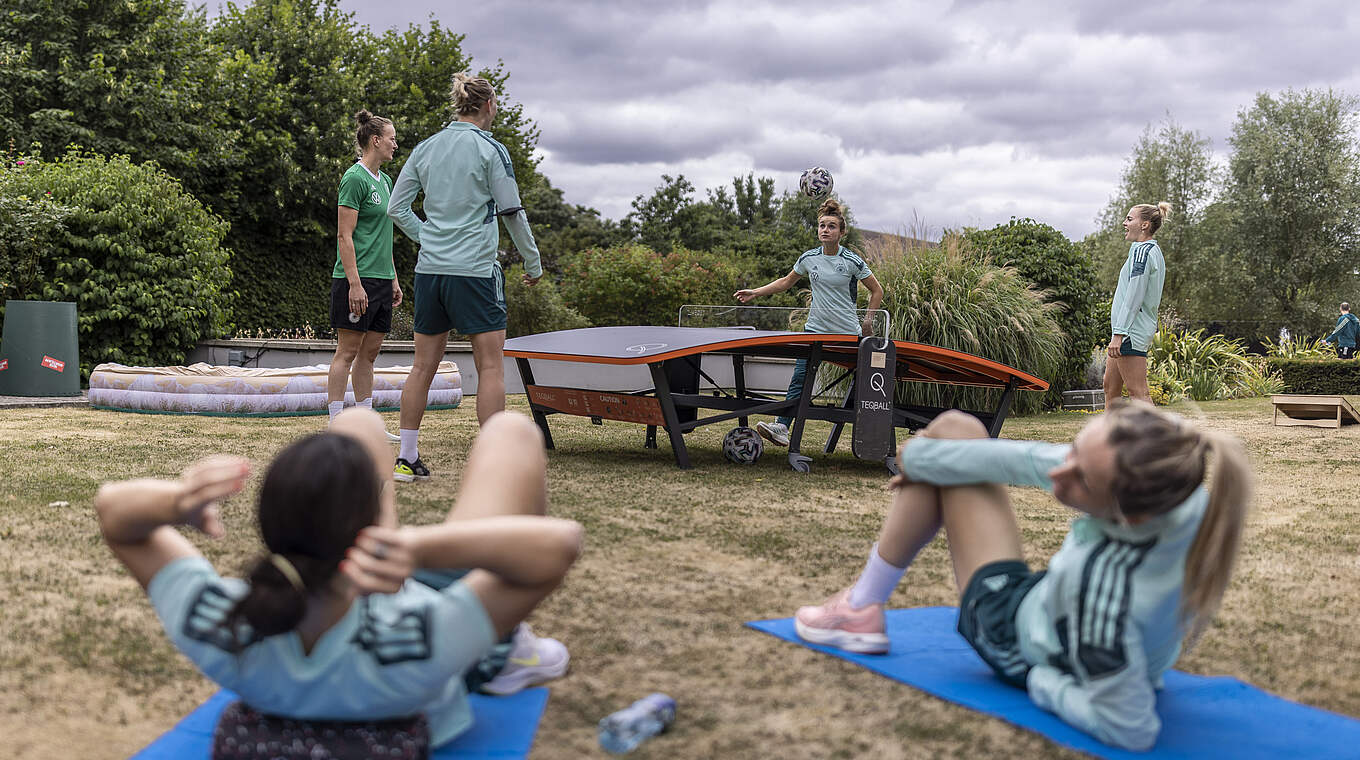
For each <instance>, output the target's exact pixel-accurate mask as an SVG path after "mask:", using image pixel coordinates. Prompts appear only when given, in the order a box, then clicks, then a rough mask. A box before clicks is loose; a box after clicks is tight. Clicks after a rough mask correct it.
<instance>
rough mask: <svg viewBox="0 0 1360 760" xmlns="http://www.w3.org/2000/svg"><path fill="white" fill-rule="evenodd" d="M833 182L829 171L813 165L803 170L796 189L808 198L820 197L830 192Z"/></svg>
mask: <svg viewBox="0 0 1360 760" xmlns="http://www.w3.org/2000/svg"><path fill="white" fill-rule="evenodd" d="M834 184H835V180H833V179H832V178H831V172H829V171H827V170H826V169H823V168H822V167H820V166H814V167H812V168H811V169H804V170H803V176H801V177H799V178H798V191H799V192H801V193H802V194H803V195H806V196H807V197H809V198H821V197H823V196H825V195H827V194H828V193H830V192H831V187H832V185H834Z"/></svg>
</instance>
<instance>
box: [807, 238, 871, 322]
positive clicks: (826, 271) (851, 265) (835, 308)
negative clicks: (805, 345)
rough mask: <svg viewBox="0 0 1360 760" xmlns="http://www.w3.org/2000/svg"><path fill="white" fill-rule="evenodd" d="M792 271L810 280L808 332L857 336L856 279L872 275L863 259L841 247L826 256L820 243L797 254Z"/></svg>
mask: <svg viewBox="0 0 1360 760" xmlns="http://www.w3.org/2000/svg"><path fill="white" fill-rule="evenodd" d="M793 271H795V272H797V273H798V274H801V275H803V276H804V277H806V278H808V280H809V281H810V282H811V283H812V306H811V307H810V308H809V309H808V318H807V326H806V327H805V328H804V329H805V330H807V331H808V332H810V333H823V334H826V333H831V334H834V333H847V334H849V335H859V331H860V318H859V313H858V312H856V311H855V297H856V296H857V295H859V293H858V289H859V282H860V280H863V279H865V278H866V277H869V276H870V275H872V274H873V272H872V271H870V270H869V265H868V264H866V263H864V259H862V258H860V257H859V256H858V255H856V254H855V252H854V251H851V250H850V249H848V248H846V247H844V246H841V247H840V249H839V250H838V251H836V253H835V255H832V256H828V255H826V254H825V253H823V252H822V249H821V247H820V246H818V247H817V248H813V249H812V250H810V251H807V252H805V253H804V254H803V255H802V256H799V257H798V261H797V263H795V264H794V265H793Z"/></svg>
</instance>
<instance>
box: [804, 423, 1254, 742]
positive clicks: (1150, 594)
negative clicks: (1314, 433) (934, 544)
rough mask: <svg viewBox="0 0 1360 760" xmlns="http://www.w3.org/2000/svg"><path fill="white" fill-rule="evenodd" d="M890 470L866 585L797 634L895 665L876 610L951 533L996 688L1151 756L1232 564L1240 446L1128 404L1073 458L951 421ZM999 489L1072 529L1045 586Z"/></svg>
mask: <svg viewBox="0 0 1360 760" xmlns="http://www.w3.org/2000/svg"><path fill="white" fill-rule="evenodd" d="M898 457H899V460H900V465H901V471H902V473H903V474H902V476H900V477H899V478H898V479H896V480H895V481H894V485H895V487H896V493H895V495H894V497H893V506H892V509H891V510H890V511H889V513H888V517H887V520H886V521H885V523H884V525H883V530H882V532H881V533H880V534H879V538H878V543H877V544H875V545H874V547H873V549H872V550H870V552H869V559H868V562H867V563H866V564H865V566H864V570H863V571H862V572H861V573H860V576H859V578H858V579H857V580H856V581H855V583H854V584H853V585H851V586H850V587H849V588H847V589H845V590H843V591H841V592H839V593H837V594H835V595H834V596H832V597H831V598H830V599H828V600H827V601H826V602H825V603H824V604H822V605H821V606H818V607H804V608H802V609H800V610H798V614H797V617H796V627H797V630H798V635H799V636H801V637H802V638H803V639H805V640H807V641H812V642H815V643H819V644H824V645H827V646H834V647H839V648H842V649H846V650H850V651H854V652H866V653H882V652H886V651H888V647H889V642H888V637H887V635H886V631H885V627H884V615H883V607H884V603H886V602H887V601H888V598H889V597H890V596H891V595H892V592H893V589H894V588H896V586H897V584H898V582H899V581H900V580H901V578H902V576H903V575H904V574H905V573H906V571H907V568H908V566H909V565H910V564H911V562H912V560H913V559H914V558H915V557H916V555H917V552H919V551H920V550H921V549H922V548H923V547H925V545H926V544H928V543H930V541H931V540H932V539H934V538H935V535H936V534H937V533H939V531H940V528H942V527H943V528H944V529H945V532H946V533H947V534H948V537H949V553H950V556H951V557H952V558H953V562H954V577H955V580H956V582H957V584H958V589H959V594H960V600H959V623H958V628H959V633H960V634H962V635H963V637H964V639H966V640H967V641H968V643H969V644H971V645H972V647H973V648H974V649H975V650H976V651H977V653H978V654H979V655H980V656H981V657H982V659H983V660H985V661H986V662H987V664H988V665H990V666H991V667H992V669H993V670H994V671H995V672H996V674H997V675H998V676H999V677H1000V678H1001V679H1002V680H1003V681H1005V682H1006V683H1009V684H1012V685H1014V686H1017V687H1019V688H1024V689H1027V690H1028V691H1029V696H1030V698H1031V699H1032V700H1034V702H1035V704H1037V705H1039V706H1040V707H1042V708H1044V709H1045V710H1049V711H1052V712H1054V713H1056V714H1057V715H1058V716H1059V717H1061V718H1062V719H1063V720H1065V721H1067V722H1068V723H1071V724H1072V725H1074V726H1076V727H1077V728H1080V729H1082V730H1083V731H1086V732H1088V733H1090V734H1092V735H1094V736H1096V737H1097V738H1099V739H1100V740H1101V741H1104V742H1107V743H1109V744H1113V745H1116V746H1120V747H1126V748H1130V749H1147V748H1148V747H1151V746H1152V745H1153V743H1154V742H1155V741H1156V740H1157V734H1158V732H1159V731H1160V730H1161V721H1160V720H1159V719H1158V717H1157V712H1156V709H1155V708H1156V704H1157V699H1156V690H1157V688H1159V687H1160V685H1161V682H1162V674H1163V673H1165V672H1166V671H1167V670H1168V669H1169V668H1170V667H1171V666H1172V665H1173V664H1174V663H1175V662H1176V658H1177V657H1178V656H1179V655H1180V652H1181V645H1182V642H1183V641H1187V642H1190V643H1193V642H1194V640H1195V639H1196V637H1198V636H1199V634H1200V633H1202V632H1203V631H1204V629H1205V628H1206V627H1207V626H1208V624H1209V622H1210V620H1211V619H1212V618H1213V615H1214V612H1215V610H1217V609H1218V605H1219V601H1220V600H1221V599H1222V598H1223V592H1224V589H1225V588H1226V587H1227V585H1228V578H1229V576H1230V575H1231V573H1232V568H1233V564H1234V562H1235V560H1236V558H1237V549H1238V543H1239V541H1240V539H1241V535H1242V525H1243V522H1244V520H1245V518H1246V513H1247V505H1248V503H1249V501H1250V499H1251V490H1252V473H1251V470H1250V468H1249V466H1248V463H1247V460H1246V456H1245V455H1244V454H1243V452H1242V448H1241V445H1240V444H1239V443H1238V442H1237V441H1236V440H1235V439H1233V438H1231V437H1228V436H1226V435H1224V434H1222V433H1217V432H1213V431H1208V430H1202V429H1200V428H1198V427H1196V426H1194V425H1192V424H1190V423H1189V422H1187V421H1185V420H1184V419H1182V418H1180V417H1178V416H1176V415H1174V414H1170V413H1167V412H1163V411H1159V410H1157V409H1155V408H1153V407H1152V406H1150V405H1148V404H1145V403H1142V402H1127V403H1124V404H1117V405H1116V406H1115V408H1114V409H1113V410H1112V411H1110V412H1109V413H1107V414H1105V415H1102V416H1100V417H1096V418H1095V419H1093V420H1092V421H1091V422H1089V423H1087V425H1086V426H1085V427H1084V428H1082V430H1081V431H1080V432H1079V433H1077V436H1076V439H1075V440H1074V441H1073V442H1072V443H1071V444H1070V445H1058V444H1051V443H1040V442H1034V441H1008V440H997V439H993V438H988V437H987V431H986V429H985V428H984V427H983V426H982V423H980V422H979V421H978V420H977V419H976V418H975V417H972V416H970V415H967V414H964V413H962V412H946V413H945V414H942V415H940V416H939V417H937V418H936V419H935V421H934V422H932V423H931V424H930V425H929V426H928V427H927V428H926V429H925V431H924V433H923V435H920V436H917V437H913V438H912V439H911V440H910V441H909V442H908V443H907V444H906V445H905V446H903V447H902V450H901V452H900V453H899V454H898ZM1211 464H1212V468H1213V469H1212V476H1210V474H1209V473H1210V470H1209V467H1210V465H1211ZM1005 484H1010V485H1027V486H1037V487H1039V488H1044V489H1046V490H1049V491H1051V492H1052V493H1053V495H1054V496H1055V497H1056V498H1057V499H1058V501H1060V502H1062V503H1063V504H1066V505H1067V506H1069V507H1072V508H1073V509H1075V510H1077V511H1078V512H1079V513H1081V516H1080V517H1078V518H1077V519H1076V520H1075V521H1073V523H1072V528H1071V530H1070V532H1069V533H1068V534H1067V538H1066V540H1064V541H1063V545H1062V548H1061V549H1059V550H1058V553H1057V554H1055V555H1053V558H1052V559H1051V560H1049V563H1048V569H1047V570H1045V571H1039V572H1034V571H1031V570H1030V569H1029V566H1028V565H1026V564H1025V562H1024V559H1023V558H1022V555H1021V543H1020V528H1019V526H1018V524H1017V523H1016V517H1015V510H1014V509H1013V508H1012V507H1011V504H1010V499H1009V498H1008V497H1007V495H1006V491H1005V489H1004V488H1003V485H1005Z"/></svg>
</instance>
